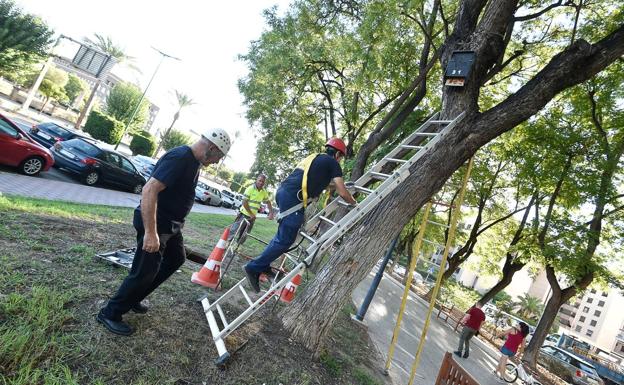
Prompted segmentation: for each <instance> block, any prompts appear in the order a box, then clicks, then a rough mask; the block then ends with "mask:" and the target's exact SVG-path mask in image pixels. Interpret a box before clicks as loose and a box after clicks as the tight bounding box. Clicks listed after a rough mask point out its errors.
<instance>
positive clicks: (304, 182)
mask: <svg viewBox="0 0 624 385" xmlns="http://www.w3.org/2000/svg"><path fill="white" fill-rule="evenodd" d="M346 153H347V146H345V143H344V142H343V141H342V140H341V139H338V138H331V139H329V141H328V142H327V143H326V144H325V153H323V154H312V155H310V156H308V157H307V158H306V159H304V160H303V161H302V162H301V163H299V164H298V165H297V167H296V168H295V169H294V170H293V172H292V173H291V174H290V175H289V176H288V177H287V178H286V179H285V180H284V181H282V183H281V185H280V187H279V188H278V189H277V193H276V194H275V201H276V202H277V205H278V207H279V209H280V213H279V214H278V216H277V220H278V223H279V227H278V229H277V234H275V236H274V237H273V239H272V240H271V242H269V244H268V246H267V247H266V248H265V249H264V251H263V252H262V254H260V255H259V256H258V257H256V258H255V259H254V260H252V261H250V262H249V263H248V264H247V265H245V266H244V271H245V274H246V276H247V280H248V281H249V284H250V285H251V287H252V289H254V291H255V292H256V293H258V292H259V291H260V282H259V278H260V273H268V274H269V275H272V271H271V262H273V261H274V260H276V259H277V258H278V257H279V256H280V255H282V254H283V253H284V252H286V251H287V250H288V249H289V248H290V247H291V245H292V244H293V243H294V242H295V239H296V238H297V234H298V233H299V229H300V228H301V226H302V225H303V222H304V211H305V207H306V206H307V204H308V200H309V199H314V198H317V197H318V196H319V195H320V194H321V193H322V192H323V190H325V188H327V186H329V184H330V183H333V188H334V189H335V190H336V192H337V193H338V195H340V196H341V197H342V199H344V200H345V202H347V203H349V204H352V205H355V204H356V201H355V199H353V196H352V195H351V194H350V193H349V191H347V188H346V187H345V183H344V180H343V178H342V168H341V167H340V163H339V162H340V160H342V158H344V156H345V154H346Z"/></svg>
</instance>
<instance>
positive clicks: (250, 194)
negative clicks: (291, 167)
mask: <svg viewBox="0 0 624 385" xmlns="http://www.w3.org/2000/svg"><path fill="white" fill-rule="evenodd" d="M265 183H266V175H264V174H258V176H257V177H256V183H254V184H252V185H251V186H249V187H247V189H245V193H244V194H243V195H244V198H243V205H242V206H241V208H240V211H239V212H238V215H237V216H236V219H235V220H234V223H232V226H230V238H229V239H228V240H232V239H233V238H234V235H235V234H236V232H237V231H238V228H239V227H240V226H243V227H242V228H241V229H240V231H241V233H240V235H239V236H238V242H239V243H243V242H245V234H247V233H250V232H251V229H252V228H253V225H254V222H255V221H256V214H257V213H258V209H259V208H260V205H261V204H262V203H263V202H265V203H266V204H267V207H268V209H269V215H268V219H269V220H272V219H273V206H271V199H269V192H268V191H267V190H266V189H265V188H264V184H265ZM244 221H247V223H246V224H244Z"/></svg>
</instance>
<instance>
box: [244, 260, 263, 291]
mask: <svg viewBox="0 0 624 385" xmlns="http://www.w3.org/2000/svg"><path fill="white" fill-rule="evenodd" d="M243 270H244V271H245V276H246V277H247V282H249V285H250V286H251V288H252V289H253V290H254V291H255V292H256V293H260V273H256V272H255V271H251V270H249V269H248V268H247V265H245V266H243Z"/></svg>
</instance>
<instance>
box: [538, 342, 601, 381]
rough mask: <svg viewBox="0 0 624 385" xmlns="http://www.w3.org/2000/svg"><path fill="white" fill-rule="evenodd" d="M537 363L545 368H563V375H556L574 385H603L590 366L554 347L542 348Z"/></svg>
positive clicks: (594, 369)
mask: <svg viewBox="0 0 624 385" xmlns="http://www.w3.org/2000/svg"><path fill="white" fill-rule="evenodd" d="M537 361H538V362H539V363H540V364H542V365H545V366H546V367H548V366H549V364H550V365H551V366H552V365H556V366H557V367H562V368H565V370H566V372H565V373H556V374H557V375H558V376H560V377H562V378H563V380H566V381H569V382H570V381H571V382H572V383H574V384H576V385H604V381H603V380H602V378H600V377H599V376H598V373H597V372H596V368H595V367H594V366H593V365H592V364H590V363H589V362H587V361H585V360H583V359H582V358H580V357H578V356H575V355H573V354H572V353H569V352H567V351H565V350H563V349H560V348H558V347H556V346H550V345H544V346H542V347H541V348H540V351H539V357H538V359H537Z"/></svg>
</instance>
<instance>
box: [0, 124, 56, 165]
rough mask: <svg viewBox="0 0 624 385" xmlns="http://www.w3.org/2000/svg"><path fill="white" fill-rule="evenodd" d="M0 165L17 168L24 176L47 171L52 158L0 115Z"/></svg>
mask: <svg viewBox="0 0 624 385" xmlns="http://www.w3.org/2000/svg"><path fill="white" fill-rule="evenodd" d="M0 164H5V165H7V166H13V167H17V168H18V170H19V172H21V173H22V174H24V175H30V176H35V175H37V174H39V173H40V172H41V171H48V170H49V169H50V167H52V165H53V164H54V158H53V157H52V154H51V153H50V151H49V150H48V149H47V148H44V147H42V146H41V145H40V144H39V143H37V142H35V141H34V140H33V139H32V138H31V137H30V136H28V134H27V133H26V132H25V131H23V130H22V129H20V128H19V127H18V126H17V125H16V124H15V123H13V122H12V121H10V120H9V119H8V118H6V117H5V116H3V115H0Z"/></svg>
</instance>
